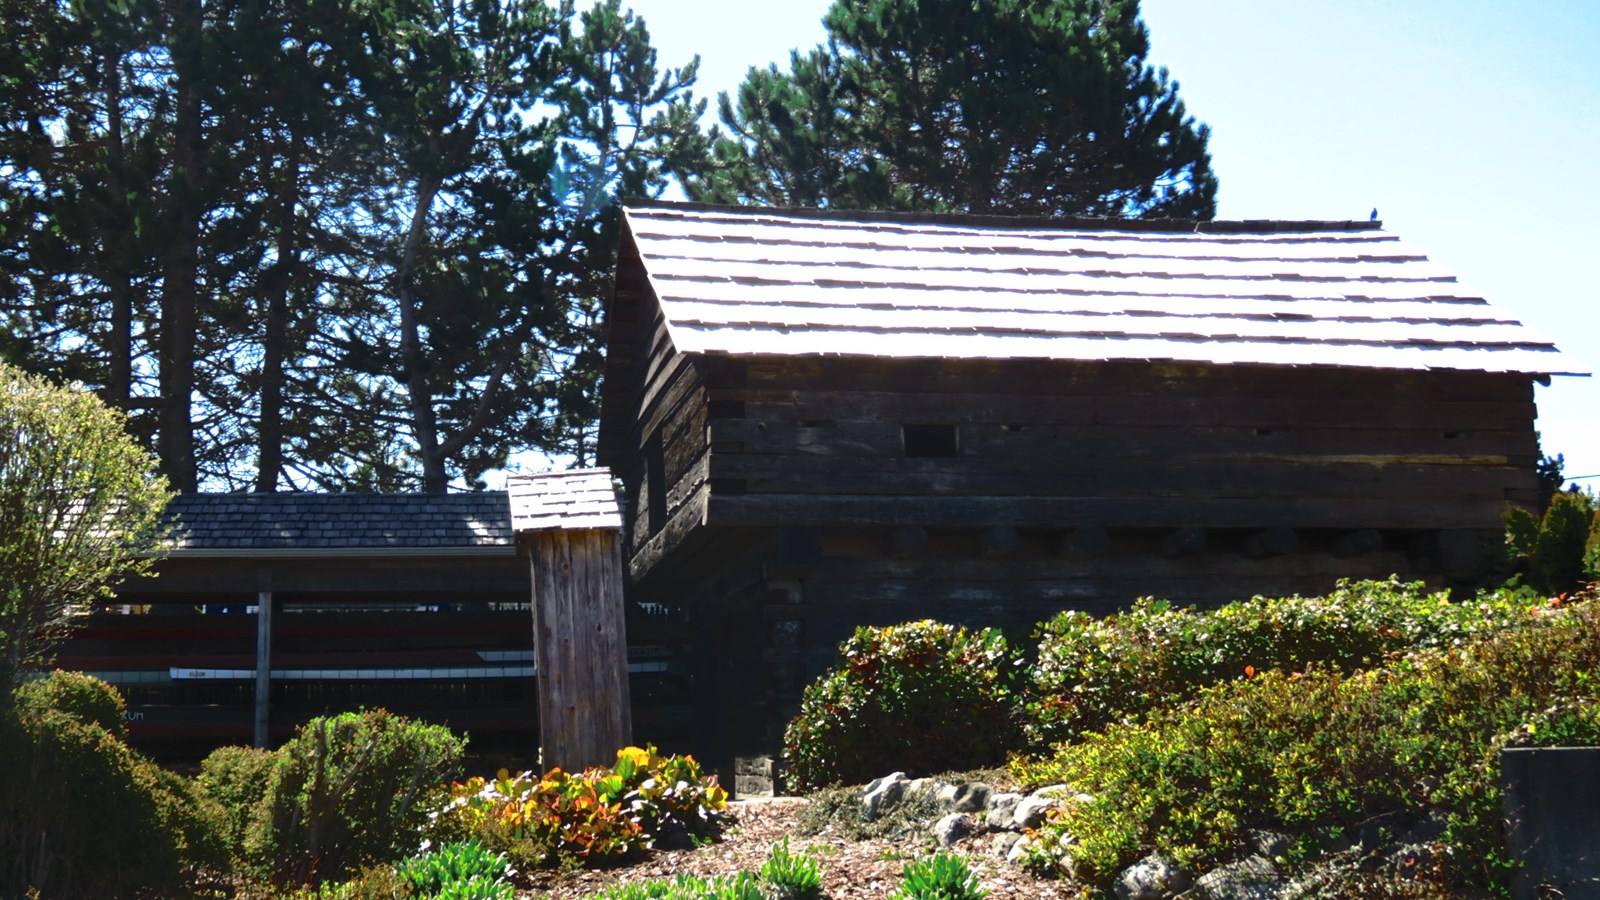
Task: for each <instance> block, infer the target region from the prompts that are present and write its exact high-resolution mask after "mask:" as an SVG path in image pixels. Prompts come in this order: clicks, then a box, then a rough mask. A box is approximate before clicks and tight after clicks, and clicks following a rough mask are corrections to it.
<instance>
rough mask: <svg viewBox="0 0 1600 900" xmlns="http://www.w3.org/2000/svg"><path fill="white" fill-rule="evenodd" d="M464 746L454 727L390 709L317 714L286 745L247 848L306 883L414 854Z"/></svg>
mask: <svg viewBox="0 0 1600 900" xmlns="http://www.w3.org/2000/svg"><path fill="white" fill-rule="evenodd" d="M461 752H462V741H461V740H460V739H458V738H456V737H455V736H454V735H452V734H451V733H450V731H449V730H448V729H446V728H443V727H440V726H437V725H426V724H423V723H420V722H413V721H410V720H408V719H406V718H404V717H402V716H395V715H391V714H389V713H388V712H387V711H385V710H381V709H380V710H369V711H367V712H363V713H344V714H342V715H338V716H331V717H325V718H318V719H313V720H311V722H310V723H308V724H306V725H305V726H304V727H302V728H301V729H300V730H299V731H298V732H297V733H296V734H295V737H294V739H293V740H290V741H289V742H288V743H286V744H284V745H283V746H282V747H281V748H279V750H278V752H277V754H276V756H277V759H276V760H275V761H274V765H273V771H272V775H271V777H270V779H269V780H268V782H267V790H266V796H265V797H264V798H262V801H261V804H260V810H261V813H260V815H259V816H258V817H257V819H256V821H255V822H254V823H252V825H251V827H250V829H249V834H248V836H247V838H246V841H245V849H246V854H247V856H248V858H250V859H251V860H252V861H253V862H255V863H256V864H258V865H260V866H262V867H263V868H264V869H266V870H268V871H270V873H271V874H272V875H273V876H274V877H275V878H278V879H280V880H288V881H294V882H298V883H313V882H316V881H322V880H327V879H338V878H340V877H342V876H345V875H347V874H349V873H352V872H354V871H356V870H357V869H358V868H359V867H360V866H361V865H363V864H365V863H370V862H386V861H388V860H392V859H396V858H399V857H402V856H405V855H407V854H408V853H409V852H410V851H412V850H414V849H415V848H416V846H417V845H418V843H419V841H420V839H421V838H420V831H421V828H422V826H423V825H424V824H425V823H426V821H427V809H428V808H429V806H430V805H431V802H432V799H433V798H432V796H431V795H432V794H433V793H434V791H435V786H436V785H438V784H440V783H442V782H444V781H445V780H446V779H448V778H449V777H450V776H451V775H453V774H455V771H456V768H457V766H458V765H459V764H460V761H461Z"/></svg>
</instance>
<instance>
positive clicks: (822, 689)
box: [784, 621, 1019, 788]
mask: <svg viewBox="0 0 1600 900" xmlns="http://www.w3.org/2000/svg"><path fill="white" fill-rule="evenodd" d="M1015 672H1016V666H1015V664H1014V658H1013V656H1012V652H1011V650H1010V648H1009V647H1008V646H1007V644H1006V640H1005V638H1004V637H1003V636H1002V635H1001V634H1000V632H998V631H996V630H994V629H985V630H983V631H972V632H969V631H967V630H966V629H965V628H957V627H955V626H953V625H945V624H942V623H939V622H932V621H923V622H911V623H908V624H905V625H895V626H891V627H888V628H869V627H863V628H858V629H856V633H855V635H854V636H853V637H852V638H850V639H849V640H848V641H845V642H844V643H843V644H841V645H840V647H839V661H838V664H837V665H836V666H835V668H834V669H833V670H832V671H830V672H829V673H828V674H826V675H824V676H823V677H822V678H821V679H819V680H818V681H816V682H815V683H813V684H812V685H811V686H809V687H808V688H806V691H805V694H804V696H803V698H802V699H801V702H800V715H799V716H797V717H796V718H795V719H794V721H792V722H790V723H789V727H788V729H787V730H786V731H785V732H784V757H785V759H786V761H787V763H788V765H789V776H790V778H791V779H792V780H793V782H794V784H795V785H796V786H798V787H803V788H814V787H821V786H824V785H828V784H854V783H861V782H865V781H867V780H868V779H871V778H876V777H878V776H880V775H883V774H885V773H887V772H890V771H894V770H904V771H906V772H908V773H912V774H932V773H936V772H947V771H952V770H957V769H974V768H980V767H983V766H989V765H995V764H997V763H999V762H1002V761H1003V760H1004V759H1005V755H1006V753H1007V752H1009V751H1010V750H1013V749H1015V748H1016V747H1017V745H1018V743H1019V731H1018V722H1017V709H1016V699H1015V696H1014V694H1013V691H1012V683H1011V680H1012V678H1013V676H1014V674H1015ZM907 748H910V751H911V752H909V753H908V752H907Z"/></svg>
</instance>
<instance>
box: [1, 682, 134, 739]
mask: <svg viewBox="0 0 1600 900" xmlns="http://www.w3.org/2000/svg"><path fill="white" fill-rule="evenodd" d="M13 696H14V697H15V698H16V703H17V705H18V706H24V707H27V708H29V709H35V710H43V709H54V710H57V711H60V712H63V713H66V714H67V715H69V716H71V717H72V718H74V719H77V720H78V721H80V722H86V723H89V724H91V725H99V726H100V727H101V728H104V729H105V730H106V733H107V734H109V735H111V736H112V737H115V738H117V739H118V740H127V739H128V726H127V723H126V722H125V717H126V714H127V711H128V705H127V703H125V702H124V701H123V699H122V694H120V693H118V692H117V689H116V688H114V687H112V686H111V685H109V684H107V683H105V682H104V681H101V680H100V679H98V678H95V677H94V676H92V675H84V674H83V673H81V672H63V671H61V670H60V669H57V670H56V671H54V672H51V673H50V674H49V675H46V676H45V677H43V678H38V679H34V680H33V681H25V682H23V683H22V684H20V685H18V686H17V688H16V690H15V691H14V692H13Z"/></svg>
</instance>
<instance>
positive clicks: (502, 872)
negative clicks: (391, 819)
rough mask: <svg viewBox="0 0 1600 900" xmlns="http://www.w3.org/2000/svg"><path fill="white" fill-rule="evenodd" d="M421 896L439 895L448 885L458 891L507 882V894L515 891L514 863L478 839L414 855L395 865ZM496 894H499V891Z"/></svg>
mask: <svg viewBox="0 0 1600 900" xmlns="http://www.w3.org/2000/svg"><path fill="white" fill-rule="evenodd" d="M395 869H396V871H397V872H399V874H400V877H401V878H403V879H405V880H406V881H407V882H409V883H410V884H411V886H412V888H413V890H414V892H415V893H416V894H417V895H418V896H421V897H435V896H438V895H439V894H440V892H442V891H444V890H445V889H446V888H447V887H448V888H451V889H455V890H474V891H483V890H485V889H486V887H487V886H491V885H503V886H504V895H505V896H506V897H508V898H509V897H510V896H511V893H512V889H511V883H510V881H508V879H509V878H510V877H511V864H510V863H508V862H506V858H505V854H502V853H493V852H491V851H489V850H487V849H485V848H484V846H483V845H482V844H480V843H478V842H477V841H476V840H469V841H460V842H458V843H454V844H446V845H445V846H443V847H440V848H439V849H437V850H434V851H430V852H428V853H423V854H421V855H419V856H413V857H411V858H410V859H408V860H406V861H404V862H402V863H400V864H399V865H398V866H396V867H395ZM494 896H496V897H498V896H499V894H495V895H494Z"/></svg>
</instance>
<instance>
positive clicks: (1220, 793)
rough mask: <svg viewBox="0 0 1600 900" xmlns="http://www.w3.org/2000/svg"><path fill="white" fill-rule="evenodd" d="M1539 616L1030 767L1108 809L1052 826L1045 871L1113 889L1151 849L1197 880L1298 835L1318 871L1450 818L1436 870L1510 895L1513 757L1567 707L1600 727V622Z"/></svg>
mask: <svg viewBox="0 0 1600 900" xmlns="http://www.w3.org/2000/svg"><path fill="white" fill-rule="evenodd" d="M1536 612H1537V611H1536ZM1524 618H1525V622H1524V623H1523V624H1522V626H1521V627H1516V628H1510V629H1507V630H1505V631H1502V632H1501V633H1499V634H1495V635H1491V636H1487V637H1483V638H1480V639H1477V640H1473V641H1466V642H1463V643H1462V644H1461V645H1460V646H1451V647H1446V648H1436V649H1429V650H1421V651H1415V652H1413V653H1410V654H1407V655H1404V656H1402V657H1400V658H1398V659H1391V660H1388V661H1387V662H1386V663H1385V664H1384V665H1383V666H1381V667H1378V668H1374V669H1371V670H1368V671H1364V672H1360V673H1356V674H1345V673H1341V672H1338V671H1335V670H1334V669H1332V668H1330V667H1317V668H1314V669H1313V670H1311V671H1309V672H1307V673H1303V674H1301V673H1282V672H1265V673H1262V674H1259V675H1258V676H1256V677H1254V678H1250V679H1243V680H1239V681H1232V682H1226V683H1221V684H1217V685H1213V686H1211V687H1208V688H1206V689H1204V690H1202V691H1201V692H1200V693H1199V695H1198V696H1197V697H1196V698H1195V699H1194V700H1193V701H1192V702H1191V703H1189V704H1186V705H1182V706H1180V707H1177V708H1173V709H1164V710H1158V711H1155V712H1153V713H1151V714H1150V716H1149V717H1148V719H1147V720H1146V721H1142V722H1133V723H1113V724H1110V725H1107V726H1106V727H1105V729H1104V730H1103V731H1101V732H1096V733H1090V734H1085V735H1082V736H1080V737H1079V739H1078V740H1077V741H1075V742H1073V743H1067V744H1063V745H1061V746H1060V747H1059V748H1058V750H1057V752H1056V753H1055V754H1054V755H1052V756H1051V757H1049V758H1048V759H1044V760H1038V761H1021V762H1018V763H1016V764H1015V765H1014V770H1015V772H1016V774H1017V775H1018V777H1019V778H1021V779H1022V780H1023V781H1025V782H1027V783H1033V784H1042V783H1061V782H1064V783H1069V784H1072V785H1073V786H1074V787H1076V788H1077V789H1079V790H1082V791H1086V792H1088V793H1089V794H1090V795H1092V796H1093V797H1094V800H1093V802H1088V803H1083V804H1078V805H1075V806H1072V807H1070V808H1068V809H1067V810H1066V811H1065V814H1064V815H1063V816H1062V817H1061V818H1060V819H1058V820H1056V821H1054V822H1052V823H1050V824H1048V825H1046V826H1045V827H1044V828H1043V829H1041V831H1040V833H1039V834H1038V840H1037V842H1036V843H1035V844H1034V850H1033V856H1032V861H1033V863H1034V864H1035V865H1037V866H1040V867H1042V868H1046V869H1057V870H1063V871H1065V870H1066V869H1067V868H1069V867H1070V871H1071V874H1072V875H1073V876H1074V877H1075V878H1077V879H1079V880H1081V881H1084V882H1086V883H1088V884H1090V885H1093V886H1095V887H1097V888H1100V889H1105V888H1107V887H1109V883H1110V881H1111V879H1113V878H1114V877H1115V876H1116V874H1117V873H1118V872H1119V871H1120V870H1121V869H1122V868H1123V867H1125V866H1127V865H1129V864H1131V863H1132V862H1134V861H1135V860H1137V859H1138V858H1139V857H1141V856H1143V855H1144V854H1145V853H1147V852H1149V851H1151V850H1157V851H1160V852H1163V853H1166V854H1168V855H1170V856H1172V857H1173V858H1175V859H1177V860H1178V861H1180V862H1181V863H1183V864H1185V865H1186V866H1188V867H1190V868H1192V869H1196V870H1198V869H1201V868H1204V867H1205V866H1207V865H1209V864H1211V863H1214V862H1217V861H1220V860H1222V859H1225V858H1227V857H1229V856H1230V855H1234V854H1237V853H1239V852H1241V850H1242V848H1243V847H1245V846H1246V839H1247V835H1248V833H1249V832H1250V831H1251V830H1253V829H1267V830H1273V831H1282V832H1286V833H1288V834H1290V835H1293V836H1294V837H1295V847H1294V848H1293V852H1292V853H1291V857H1293V858H1296V859H1299V860H1302V861H1308V860H1310V859H1312V858H1314V857H1315V856H1316V855H1317V854H1318V853H1320V852H1322V851H1323V850H1324V849H1326V848H1327V847H1328V846H1329V845H1330V843H1331V842H1333V841H1334V840H1335V839H1337V838H1338V837H1339V836H1341V835H1348V834H1350V833H1351V832H1352V831H1356V830H1360V831H1367V832H1371V831H1372V830H1374V829H1378V830H1379V832H1380V833H1381V834H1384V835H1387V836H1388V837H1389V838H1390V839H1393V838H1395V837H1397V836H1399V835H1401V834H1403V833H1404V832H1406V831H1407V830H1408V829H1409V828H1411V827H1412V826H1413V825H1415V824H1417V823H1419V822H1421V821H1422V820H1423V819H1424V818H1425V817H1428V816H1430V815H1431V816H1433V817H1436V818H1437V817H1442V819H1443V822H1444V827H1445V830H1444V833H1443V835H1442V836H1441V837H1440V838H1439V841H1440V844H1441V846H1443V847H1445V848H1447V849H1448V852H1447V853H1446V854H1444V855H1443V856H1442V857H1441V858H1440V860H1439V866H1440V867H1441V868H1442V870H1443V871H1445V873H1446V874H1447V875H1448V877H1449V878H1450V879H1451V880H1453V882H1454V883H1456V884H1457V885H1458V886H1470V887H1472V888H1477V889H1481V888H1487V887H1495V886H1503V885H1504V883H1505V880H1506V878H1507V873H1508V871H1509V862H1508V859H1507V855H1506V850H1505V846H1504V835H1503V831H1502V827H1501V808H1500V800H1501V798H1500V788H1499V780H1498V751H1499V749H1500V748H1501V747H1503V746H1505V745H1506V743H1507V742H1508V741H1511V740H1513V739H1514V737H1515V735H1517V734H1519V733H1521V734H1527V733H1528V732H1529V730H1530V729H1529V726H1530V723H1531V724H1532V725H1533V729H1532V730H1533V731H1535V732H1537V730H1538V729H1539V728H1541V727H1542V728H1545V729H1546V730H1550V729H1551V728H1552V727H1553V726H1552V725H1551V722H1552V713H1551V712H1550V711H1551V710H1552V708H1555V709H1558V710H1559V709H1562V708H1571V709H1578V710H1583V712H1581V713H1574V714H1572V715H1567V716H1564V717H1563V716H1560V715H1555V716H1554V721H1559V722H1564V723H1566V725H1565V726H1563V727H1565V728H1566V729H1567V732H1570V733H1576V732H1579V731H1580V730H1582V729H1586V728H1589V727H1590V726H1591V725H1592V723H1593V721H1594V719H1593V714H1592V713H1591V712H1588V710H1591V709H1592V706H1591V705H1590V704H1592V702H1593V701H1595V700H1596V699H1597V693H1600V684H1597V683H1596V682H1595V680H1594V679H1593V677H1592V673H1593V672H1594V671H1595V670H1596V668H1597V667H1600V608H1594V607H1593V606H1592V605H1585V606H1579V607H1577V608H1574V609H1572V610H1571V611H1564V610H1553V611H1550V612H1548V613H1544V614H1539V615H1531V616H1530V615H1528V614H1527V613H1526V612H1525V613H1524ZM1541 722H1543V723H1544V724H1543V725H1540V724H1538V723H1541ZM1582 733H1583V734H1590V733H1593V732H1591V731H1582ZM1067 835H1071V839H1070V844H1069V845H1064V842H1065V841H1066V840H1067V838H1066V836H1067ZM1067 847H1070V854H1069V856H1070V863H1069V862H1068V854H1066V853H1064V851H1065V850H1066V848H1067Z"/></svg>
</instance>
